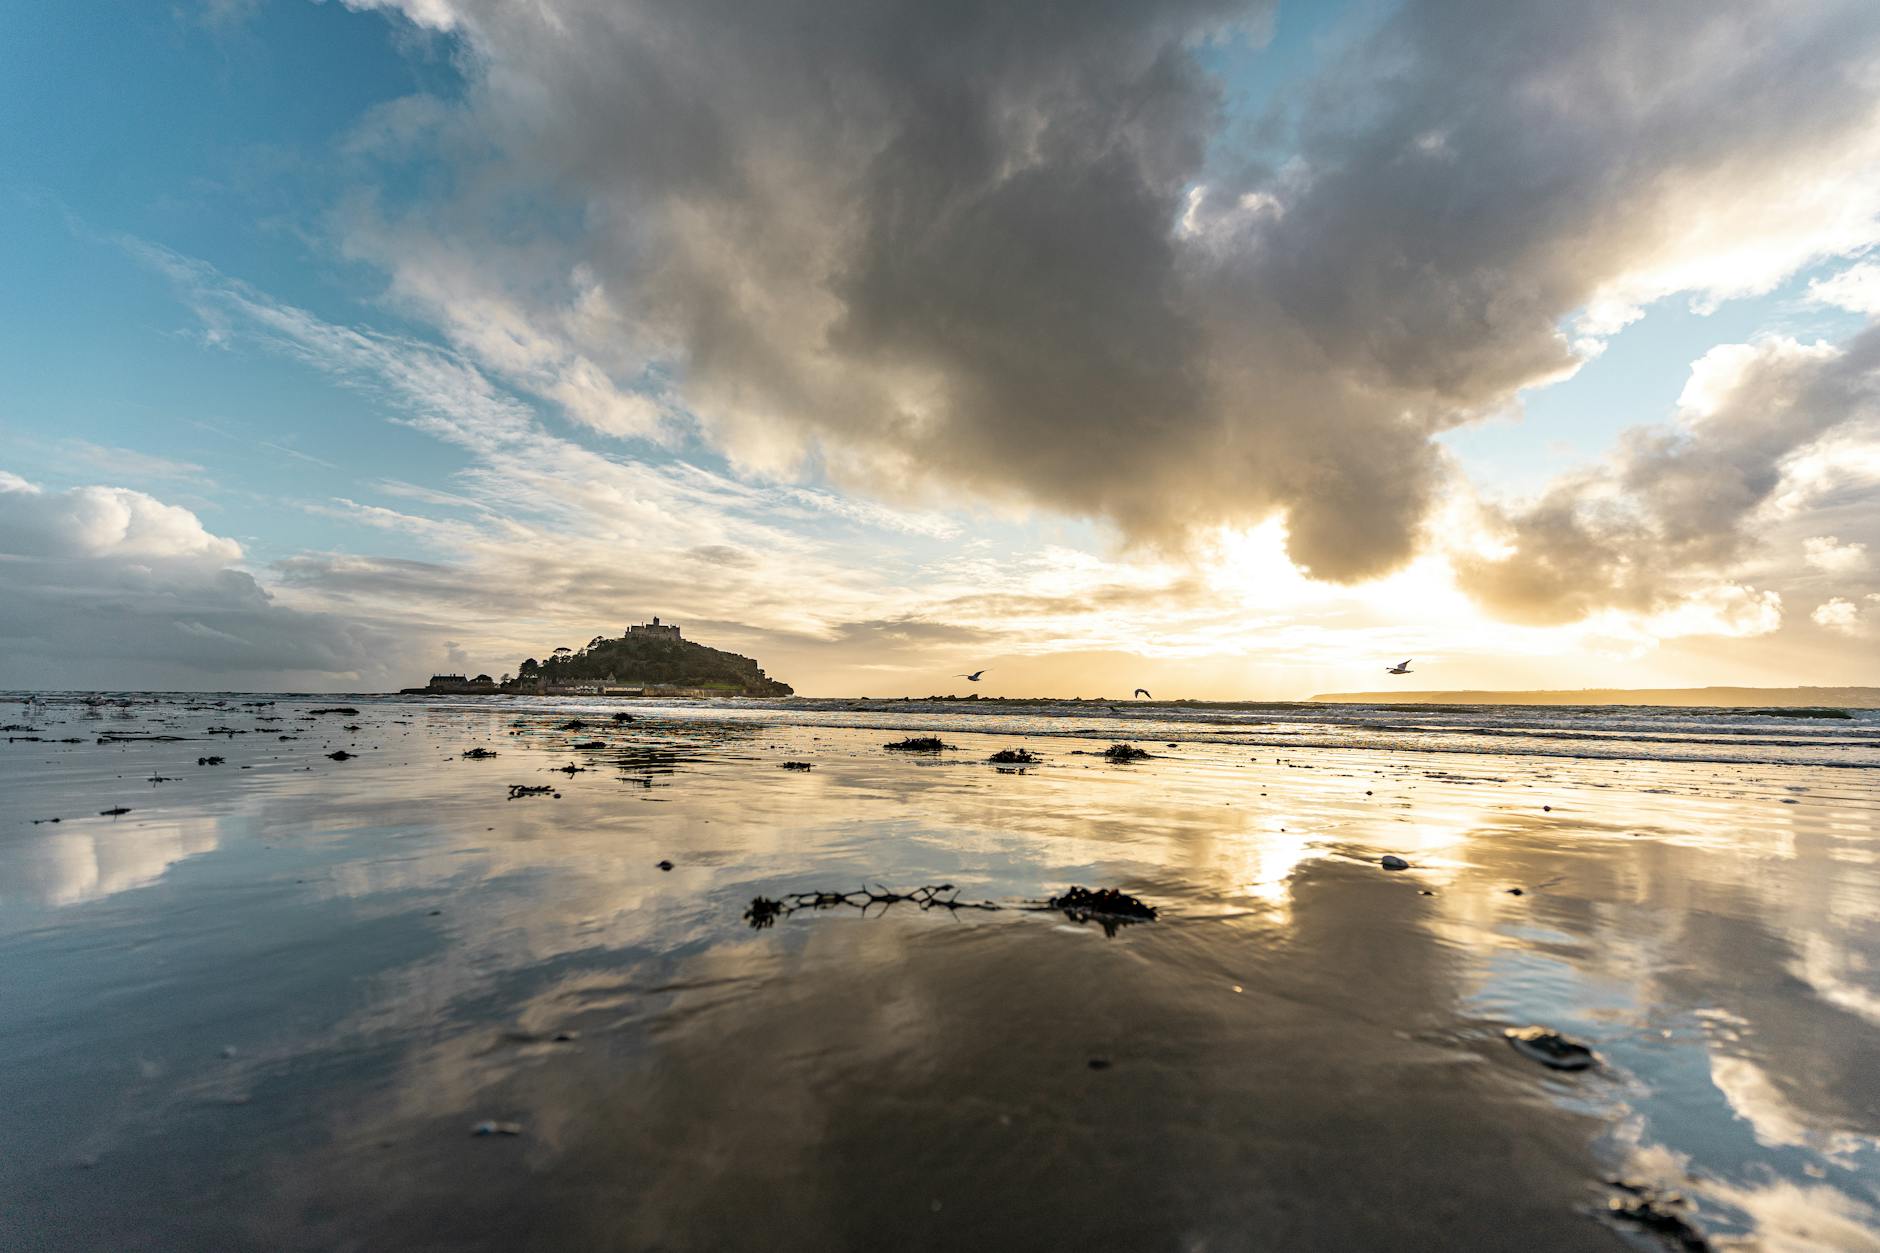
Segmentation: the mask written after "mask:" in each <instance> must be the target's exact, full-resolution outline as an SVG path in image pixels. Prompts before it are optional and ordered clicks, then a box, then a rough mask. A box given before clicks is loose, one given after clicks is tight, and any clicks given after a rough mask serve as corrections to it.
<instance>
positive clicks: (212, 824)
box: [0, 815, 220, 906]
mask: <svg viewBox="0 0 1880 1253" xmlns="http://www.w3.org/2000/svg"><path fill="white" fill-rule="evenodd" d="M45 832H47V828H45V827H40V828H38V829H37V830H36V831H35V832H34V838H33V839H32V840H31V842H30V843H28V844H26V845H25V846H23V847H20V848H17V849H15V850H14V851H13V852H12V854H11V855H10V856H9V857H8V858H7V859H6V861H5V862H4V863H0V865H4V873H3V874H0V902H5V903H8V904H33V905H55V906H56V905H76V904H78V903H80V902H82V901H93V900H98V899H100V898H101V897H106V896H111V895H113V894H115V893H118V892H124V891H128V890H129V889H131V888H140V887H146V886H148V885H149V884H152V883H155V882H156V881H157V880H158V879H160V878H162V877H163V874H164V872H165V871H167V870H168V869H169V868H170V867H171V866H173V865H175V864H176V863H177V862H179V861H182V860H183V859H184V858H186V857H195V856H198V855H200V854H202V853H207V852H211V851H213V850H214V849H215V847H216V846H217V844H218V843H219V842H220V840H219V838H218V835H217V823H216V820H215V819H214V818H212V817H208V816H206V815H197V816H192V817H187V818H173V819H151V820H148V821H143V822H135V823H113V824H111V825H108V826H107V825H104V824H102V823H90V822H87V823H86V824H85V825H82V826H80V825H72V826H66V825H61V826H59V827H56V828H53V829H52V830H51V832H50V833H49V834H46V833H45Z"/></svg>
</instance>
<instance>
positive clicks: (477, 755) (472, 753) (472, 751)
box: [463, 745, 496, 761]
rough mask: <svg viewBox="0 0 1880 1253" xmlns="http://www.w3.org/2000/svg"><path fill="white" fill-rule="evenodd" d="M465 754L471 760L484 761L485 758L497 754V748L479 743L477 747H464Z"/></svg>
mask: <svg viewBox="0 0 1880 1253" xmlns="http://www.w3.org/2000/svg"><path fill="white" fill-rule="evenodd" d="M463 755H464V756H465V757H468V758H469V759H470V760H471V761H483V760H486V759H487V758H490V757H494V756H496V750H494V749H490V748H484V747H483V746H482V745H478V746H477V747H475V748H466V749H464V750H463Z"/></svg>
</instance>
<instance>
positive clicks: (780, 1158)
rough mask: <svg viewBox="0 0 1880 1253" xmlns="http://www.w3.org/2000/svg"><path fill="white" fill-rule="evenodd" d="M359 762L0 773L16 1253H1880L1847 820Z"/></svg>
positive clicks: (145, 710)
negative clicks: (146, 1252)
mask: <svg viewBox="0 0 1880 1253" xmlns="http://www.w3.org/2000/svg"><path fill="white" fill-rule="evenodd" d="M358 710H359V711H358V714H357V715H356V717H353V718H351V720H350V721H343V720H342V719H339V718H336V717H329V716H323V715H312V714H310V713H308V712H307V711H306V710H305V709H302V708H301V707H299V706H297V705H296V704H295V703H294V702H291V701H281V702H280V703H279V704H278V705H277V706H274V707H270V710H269V712H268V717H269V719H270V721H267V722H263V721H261V720H260V719H259V718H257V717H255V716H254V714H253V712H252V711H246V710H243V709H242V708H241V707H240V706H236V705H229V706H226V707H217V706H215V705H213V703H205V704H204V707H203V708H201V709H198V710H187V709H178V708H177V707H175V706H157V705H147V706H141V707H138V708H136V709H135V710H134V711H133V712H134V714H135V716H136V718H137V719H138V720H140V721H141V722H142V723H144V724H147V728H148V729H149V731H150V732H151V733H162V734H173V735H177V736H180V737H181V738H180V739H178V740H176V741H173V742H172V741H156V740H131V741H122V742H119V743H115V744H107V745H98V744H95V743H93V742H91V741H90V740H87V741H85V742H83V743H81V744H76V745H52V746H49V745H47V744H45V743H40V744H34V745H32V746H30V747H27V746H23V745H22V746H15V750H16V751H15V753H14V755H11V756H0V784H4V786H5V788H6V794H7V795H8V796H9V798H10V799H14V800H15V801H16V804H17V807H18V808H17V812H18V814H19V815H20V817H19V818H17V819H16V820H14V822H13V824H12V825H10V826H9V827H8V828H7V830H6V831H5V832H4V835H5V840H4V842H0V902H3V903H4V904H5V906H6V908H5V909H4V910H0V963H3V964H0V969H3V970H4V971H5V972H6V973H7V975H8V979H7V987H8V995H7V996H6V997H4V998H0V1044H4V1045H5V1046H6V1047H5V1048H0V1108H6V1109H8V1110H9V1111H11V1112H13V1114H14V1115H15V1118H14V1120H13V1121H12V1123H11V1125H12V1126H13V1128H14V1131H13V1138H14V1144H13V1148H12V1151H11V1152H10V1153H9V1154H8V1155H6V1157H5V1158H4V1159H0V1195H5V1196H6V1197H8V1198H12V1199H13V1203H11V1204H9V1205H7V1206H5V1207H0V1244H4V1245H6V1246H7V1247H19V1246H20V1239H19V1237H20V1236H21V1234H22V1233H24V1232H28V1231H30V1232H32V1233H34V1234H35V1236H36V1237H37V1238H41V1239H43V1238H45V1237H46V1236H47V1235H48V1234H51V1235H54V1236H56V1237H57V1238H58V1239H60V1240H62V1241H63V1242H64V1243H65V1244H66V1245H67V1246H68V1247H89V1246H97V1245H102V1244H108V1243H110V1242H111V1240H112V1239H113V1238H114V1237H116V1236H118V1235H121V1233H123V1232H125V1231H137V1232H140V1233H143V1234H144V1235H145V1236H147V1237H148V1239H149V1240H150V1241H151V1242H152V1243H155V1244H160V1245H165V1246H171V1247H176V1246H204V1245H218V1246H228V1245H236V1244H261V1245H266V1246H269V1247H331V1246H334V1245H348V1244H350V1245H359V1246H363V1245H370V1246H375V1247H474V1248H517V1247H536V1248H567V1247H628V1248H642V1247H644V1248H652V1247H666V1248H725V1247H747V1246H748V1245H749V1243H750V1242H751V1239H752V1233H754V1232H755V1233H762V1237H763V1242H764V1243H765V1244H766V1245H767V1246H770V1247H782V1248H818V1249H824V1248H832V1247H833V1248H842V1247H856V1246H859V1245H862V1244H865V1243H870V1242H877V1243H878V1242H882V1241H886V1242H887V1243H890V1244H892V1245H894V1246H895V1247H942V1246H944V1247H948V1248H957V1247H961V1246H962V1245H978V1246H985V1247H1035V1248H1056V1247H1066V1246H1067V1245H1097V1244H1101V1245H1103V1246H1104V1247H1111V1248H1143V1247H1167V1246H1169V1245H1171V1244H1182V1245H1193V1246H1196V1247H1203V1246H1205V1247H1244V1246H1245V1245H1247V1244H1248V1243H1249V1242H1250V1241H1252V1242H1255V1243H1257V1244H1259V1245H1260V1246H1261V1247H1274V1248H1299V1249H1312V1248H1333V1247H1336V1248H1371V1247H1380V1248H1381V1247H1396V1248H1411V1247H1415V1248H1532V1247H1548V1248H1579V1247H1585V1248H1614V1247H1622V1246H1620V1245H1618V1244H1616V1243H1615V1241H1616V1240H1617V1238H1618V1237H1617V1235H1616V1232H1617V1231H1619V1230H1624V1231H1627V1232H1630V1233H1631V1234H1633V1235H1637V1236H1641V1237H1649V1238H1675V1239H1684V1238H1685V1235H1686V1234H1688V1235H1689V1237H1690V1238H1691V1239H1698V1238H1702V1239H1705V1240H1710V1241H1716V1242H1724V1241H1728V1240H1731V1239H1738V1238H1741V1239H1745V1240H1749V1241H1751V1242H1756V1241H1760V1242H1762V1243H1764V1244H1765V1245H1768V1246H1770V1247H1777V1246H1780V1244H1781V1242H1782V1241H1787V1242H1789V1244H1790V1245H1791V1246H1796V1247H1810V1244H1811V1242H1812V1244H1813V1245H1814V1246H1816V1247H1834V1248H1863V1247H1873V1245H1872V1242H1873V1238H1874V1233H1875V1231H1876V1230H1880V1220H1877V1219H1876V1217H1875V1215H1874V1213H1873V1212H1872V1210H1871V1208H1870V1206H1871V1204H1872V1201H1871V1198H1872V1196H1873V1195H1874V1192H1875V1187H1876V1185H1877V1184H1880V1096H1877V1095H1876V1089H1875V1088H1874V1086H1873V1084H1872V1083H1871V1080H1870V1076H1871V1075H1872V1074H1873V1073H1875V1068H1876V1066H1880V1036H1877V1035H1876V1033H1875V1032H1874V1030H1873V1018H1874V1016H1875V1013H1876V1011H1875V1010H1874V1008H1873V1007H1874V1006H1876V1005H1880V975H1877V974H1876V970H1877V969H1880V929H1877V928H1876V926H1875V924H1874V922H1873V919H1874V918H1875V917H1876V916H1880V909H1877V908H1876V906H1880V836H1876V833H1875V832H1876V825H1877V824H1876V821H1875V818H1876V814H1877V813H1880V791H1877V789H1876V786H1875V784H1874V782H1872V781H1870V780H1871V779H1872V777H1873V773H1872V772H1871V771H1868V770H1861V769H1844V768H1843V769H1829V768H1821V767H1814V766H1779V765H1772V764H1767V763H1760V764H1756V763H1746V762H1734V763H1732V762H1714V761H1712V762H1688V763H1678V762H1616V761H1611V760H1588V759H1575V758H1572V757H1562V756H1520V755H1515V754H1498V755H1493V756H1490V755H1482V754H1474V755H1472V754H1469V753H1462V752H1444V753H1441V754H1432V753H1424V752H1415V751H1406V750H1404V749H1401V748H1399V749H1394V750H1388V751H1385V750H1378V749H1374V748H1352V749H1338V750H1334V749H1322V748H1309V747H1295V748H1288V749H1285V750H1276V749H1274V748H1272V747H1269V746H1260V747H1251V746H1248V745H1245V744H1238V743H1234V742H1232V740H1231V739H1229V738H1226V737H1222V736H1220V735H1219V730H1220V728H1219V727H1207V726H1199V725H1197V726H1196V727H1195V728H1194V729H1192V730H1183V729H1181V728H1179V727H1173V726H1170V725H1168V724H1165V723H1160V722H1158V723H1155V724H1153V726H1152V729H1145V728H1144V727H1143V726H1142V725H1141V724H1140V723H1137V724H1134V725H1133V726H1132V724H1130V723H1128V722H1126V721H1121V720H1119V721H1117V722H1114V723H1108V722H1104V723H1094V724H1093V725H1090V726H1089V727H1087V728H1085V729H1086V730H1087V732H1088V734H1087V735H1086V736H1084V737H1081V738H1079V737H1071V738H1066V737H1054V736H1052V735H1050V734H1049V731H1050V730H1051V729H1052V727H1051V726H1050V725H1048V724H1044V725H1042V726H1041V725H1040V724H1031V723H1027V724H1024V725H1022V726H1021V725H1020V724H1018V723H1000V722H997V721H992V720H986V719H980V720H979V721H971V720H961V719H952V720H948V719H946V718H944V717H942V716H939V715H934V716H933V720H932V721H931V723H930V724H929V725H928V726H926V727H923V726H922V725H921V724H920V719H919V718H918V717H912V718H905V719H902V720H900V721H896V722H893V723H892V724H891V725H889V726H887V727H885V728H884V727H871V726H857V727H844V726H839V725H831V722H832V721H835V720H836V716H835V715H823V716H818V715H816V714H814V713H809V714H804V713H798V714H789V713H784V712H780V711H768V712H767V713H766V714H764V715H763V717H761V718H760V717H759V716H757V715H753V714H750V713H748V712H740V713H738V714H737V715H736V716H735V717H725V718H717V719H713V718H701V717H700V716H698V711H696V710H687V711H680V710H656V709H649V710H646V711H643V712H641V711H638V710H636V713H638V714H639V716H637V717H636V719H635V720H634V721H632V722H631V723H625V722H622V723H613V722H612V721H611V720H607V719H605V717H604V715H602V716H599V717H597V716H596V715H594V714H586V715H584V716H583V717H575V718H570V717H569V716H568V714H567V711H566V710H565V709H551V708H549V707H547V706H544V707H542V708H540V709H535V708H531V707H529V706H527V705H510V706H505V707H503V708H502V709H500V710H496V709H488V708H485V709H474V708H450V707H436V706H433V707H428V708H414V707H413V706H410V705H401V704H397V703H383V704H369V703H361V704H360V705H359V706H358ZM237 715H240V716H237ZM37 716H38V715H36V717H37ZM59 716H60V715H59V714H58V712H57V711H53V712H52V713H51V715H50V717H49V719H48V720H51V721H56V720H57V718H58V717H59ZM74 716H79V715H77V714H76V713H75V714H74ZM842 716H851V715H842ZM584 719H585V720H584ZM1084 720H1086V721H1087V720H1088V719H1087V718H1086V719H1084ZM211 725H214V726H219V727H221V728H223V730H222V731H221V732H218V733H217V734H216V735H214V736H209V735H206V734H205V731H206V728H207V727H209V726H211ZM283 726H286V727H292V728H294V730H293V732H292V733H293V734H294V735H295V738H294V739H291V740H282V739H281V738H280V735H281V734H283V732H282V731H281V730H280V729H279V728H281V727H283ZM884 729H885V730H886V731H887V733H886V734H884V733H883V731H884ZM1229 729H1230V730H1231V729H1232V728H1229ZM132 730H133V731H134V730H135V729H134V728H133V729H132ZM55 732H56V728H54V729H53V730H48V732H47V734H48V735H52V734H55ZM1263 733H1265V734H1271V733H1272V730H1271V728H1268V729H1267V730H1266V731H1265V732H1263ZM1419 734H1422V732H1419ZM1208 736H1215V737H1216V738H1214V739H1212V740H1210V739H1208V738H1207V737H1208ZM93 738H94V739H95V738H96V737H93ZM597 738H598V742H599V744H600V747H594V745H595V744H596V742H597ZM924 738H931V739H933V740H935V741H937V742H939V743H940V744H941V747H940V748H939V749H932V750H928V751H889V750H888V749H886V748H884V747H883V746H884V744H889V743H898V742H900V741H901V740H903V739H916V740H918V739H924ZM1132 738H1133V739H1135V740H1140V741H1141V742H1142V743H1145V744H1148V745H1149V746H1150V747H1151V748H1152V749H1153V755H1152V756H1150V757H1147V758H1140V759H1134V760H1125V759H1124V757H1125V755H1120V754H1119V755H1116V756H1115V757H1114V758H1112V757H1109V756H1106V755H1105V749H1106V748H1108V747H1109V746H1111V745H1112V744H1127V743H1130V742H1131V740H1132ZM210 739H213V740H214V743H213V745H207V744H206V741H208V740H210ZM206 746H212V747H214V749H215V752H216V755H220V756H223V757H225V758H226V761H225V762H224V763H223V764H220V765H217V766H214V767H208V766H200V767H199V766H198V765H197V764H196V763H197V761H198V759H199V758H202V757H205V756H207V755H208V754H207V753H206V752H205V747H206ZM922 747H923V748H925V747H926V746H925V745H923V746H922ZM340 752H344V753H346V754H347V759H346V760H344V761H343V762H342V761H335V760H333V759H332V757H331V755H332V754H336V753H340ZM26 753H30V754H32V755H31V756H30V757H28V756H25V755H24V754H26ZM1021 753H1022V756H1021ZM1015 763H1017V764H1016V765H1015ZM786 764H796V765H804V766H809V767H811V768H810V769H805V770H793V769H781V768H779V767H781V766H783V765H786ZM1017 765H1022V767H1023V768H1022V769H1019V768H1017ZM570 767H572V770H571V769H570ZM152 776H156V777H159V778H163V779H165V780H167V781H165V782H162V783H156V784H153V783H150V782H149V781H148V780H149V779H150V778H151V777H152ZM132 781H136V782H135V783H134V787H135V789H136V790H135V791H132V790H129V789H130V788H131V787H132V786H133V783H132ZM513 789H520V790H522V794H521V795H519V796H518V799H516V800H515V801H514V802H513V803H512V802H511V801H509V800H508V799H507V797H508V796H509V795H510V793H511V791H512V790H513ZM535 789H546V790H544V791H540V792H537V791H535ZM117 801H121V802H122V803H123V804H124V805H126V806H127V807H129V809H130V810H131V812H130V813H128V814H126V815H124V816H122V817H120V818H116V819H112V818H106V817H97V816H95V815H96V813H97V811H98V810H100V809H103V808H105V807H106V806H107V804H108V803H111V802H117ZM54 816H61V817H62V821H61V822H60V823H58V824H50V823H48V824H47V825H40V826H33V825H31V824H30V823H29V822H28V820H27V819H28V818H29V817H33V818H50V817H54ZM1387 856H1388V857H1390V858H1392V859H1394V860H1392V861H1391V862H1389V863H1388V865H1389V866H1391V867H1396V868H1387V864H1386V863H1385V861H1384V859H1385V858H1386V857H1387ZM1074 884H1081V885H1088V886H1087V887H1086V888H1084V889H1083V894H1082V895H1079V894H1076V893H1072V892H1070V891H1069V890H1068V888H1069V885H1074ZM922 885H931V886H922ZM1110 890H1114V891H1115V892H1117V893H1119V895H1115V896H1112V895H1108V894H1107V893H1108V892H1109V891H1110ZM756 901H768V902H772V903H773V904H775V905H776V906H777V908H776V909H775V910H774V911H772V912H771V913H770V914H769V915H768V916H767V918H766V920H765V921H767V922H768V923H769V924H770V925H765V926H761V927H757V929H753V927H754V926H755V925H756V924H755V920H753V919H752V917H751V913H752V910H753V903H754V902H756ZM1125 902H1135V903H1136V904H1137V905H1139V906H1140V907H1141V908H1142V909H1143V910H1153V911H1154V919H1153V922H1152V923H1147V924H1146V925H1136V926H1121V925H1117V926H1109V925H1079V924H1080V923H1092V922H1096V923H1101V922H1102V921H1103V920H1104V919H1106V918H1108V919H1112V920H1114V919H1115V918H1117V917H1118V916H1119V912H1126V911H1123V908H1122V907H1123V904H1124V903H1125ZM980 905H997V906H999V908H990V909H988V908H978V906H980ZM956 906H958V907H956ZM101 1005H102V1006H108V1009H109V1012H108V1013H100V1012H98V1011H97V1007H98V1006H101ZM1529 1027H1536V1028H1540V1029H1541V1030H1540V1031H1538V1032H1533V1033H1524V1032H1523V1030H1522V1029H1524V1028H1529ZM1511 1031H1513V1032H1514V1033H1515V1035H1514V1036H1513V1037H1511V1036H1510V1035H1509V1033H1510V1032H1511ZM1511 1039H1513V1040H1514V1041H1515V1042H1516V1043H1517V1044H1525V1045H1528V1046H1529V1047H1525V1048H1521V1047H1510V1040H1511ZM1580 1047H1583V1048H1584V1050H1585V1053H1584V1055H1582V1054H1581V1053H1578V1052H1576V1051H1575V1049H1576V1048H1580ZM1582 1061H1584V1062H1585V1063H1586V1064H1585V1065H1584V1066H1581V1062H1582ZM1561 1062H1564V1063H1565V1065H1559V1064H1556V1063H1561ZM486 1126H487V1127H491V1128H496V1129H497V1132H496V1133H495V1134H489V1135H481V1136H479V1135H473V1134H471V1133H472V1131H473V1130H474V1129H476V1128H479V1127H486ZM81 1164H82V1165H85V1166H87V1167H88V1168H87V1169H82V1170H81V1169H74V1166H75V1165H81ZM1609 1180H1618V1181H1619V1182H1618V1183H1616V1184H1615V1183H1611V1182H1608V1181H1609ZM205 1181H207V1182H205ZM1654 1232H1656V1233H1657V1234H1656V1235H1654V1234H1653V1233H1654ZM1698 1233H1703V1234H1702V1236H1701V1237H1700V1236H1699V1235H1698Z"/></svg>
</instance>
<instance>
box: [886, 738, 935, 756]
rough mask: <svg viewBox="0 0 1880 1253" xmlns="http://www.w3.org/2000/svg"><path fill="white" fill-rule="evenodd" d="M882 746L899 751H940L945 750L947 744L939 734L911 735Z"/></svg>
mask: <svg viewBox="0 0 1880 1253" xmlns="http://www.w3.org/2000/svg"><path fill="white" fill-rule="evenodd" d="M882 747H883V748H886V749H891V750H893V751H894V752H897V753H938V752H942V751H944V750H945V749H946V747H947V745H946V744H945V743H943V742H942V741H941V739H940V737H939V736H937V735H910V736H908V737H907V738H906V739H904V740H896V741H895V742H894V743H892V744H883V745H882Z"/></svg>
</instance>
